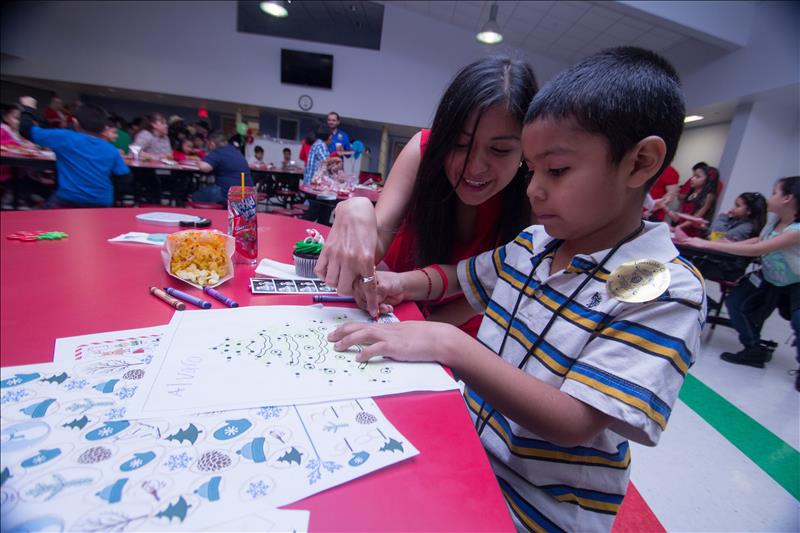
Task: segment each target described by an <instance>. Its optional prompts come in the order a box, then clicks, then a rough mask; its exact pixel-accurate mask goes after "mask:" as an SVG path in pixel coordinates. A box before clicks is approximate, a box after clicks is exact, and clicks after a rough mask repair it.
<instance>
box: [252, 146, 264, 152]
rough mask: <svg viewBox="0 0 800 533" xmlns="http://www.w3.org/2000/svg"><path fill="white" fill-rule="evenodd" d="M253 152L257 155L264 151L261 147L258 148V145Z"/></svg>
mask: <svg viewBox="0 0 800 533" xmlns="http://www.w3.org/2000/svg"><path fill="white" fill-rule="evenodd" d="M254 151H255V152H256V153H258V152H261V153H263V152H264V149H263V148H261V146H259V145H256V147H255V150H254Z"/></svg>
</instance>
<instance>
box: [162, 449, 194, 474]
mask: <svg viewBox="0 0 800 533" xmlns="http://www.w3.org/2000/svg"><path fill="white" fill-rule="evenodd" d="M191 462H192V458H191V457H190V456H189V454H188V453H186V452H181V453H179V454H176V455H170V456H169V457H168V458H167V460H166V461H165V462H164V466H165V467H167V470H169V471H170V472H174V471H176V470H185V469H187V468H189V464H191Z"/></svg>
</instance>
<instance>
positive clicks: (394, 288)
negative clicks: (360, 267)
mask: <svg viewBox="0 0 800 533" xmlns="http://www.w3.org/2000/svg"><path fill="white" fill-rule="evenodd" d="M370 291H374V292H375V294H376V298H377V302H378V311H379V312H380V314H388V313H391V312H392V311H394V307H393V306H394V305H397V304H399V303H400V302H402V301H404V300H405V299H406V297H405V291H404V287H403V283H402V278H401V275H400V274H397V273H395V272H376V273H375V283H363V282H362V281H361V279H357V280H355V281H354V282H353V297H354V298H355V300H356V304H357V305H358V306H359V307H360V308H361V309H364V310H365V311H367V312H370V310H369V308H368V303H367V293H368V292H370ZM370 314H371V315H372V316H375V315H374V313H370Z"/></svg>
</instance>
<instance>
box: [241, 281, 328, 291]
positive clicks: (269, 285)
mask: <svg viewBox="0 0 800 533" xmlns="http://www.w3.org/2000/svg"><path fill="white" fill-rule="evenodd" d="M250 292H252V293H253V294H336V289H334V288H333V287H328V286H327V285H325V284H324V283H323V282H321V281H320V280H318V279H273V278H250Z"/></svg>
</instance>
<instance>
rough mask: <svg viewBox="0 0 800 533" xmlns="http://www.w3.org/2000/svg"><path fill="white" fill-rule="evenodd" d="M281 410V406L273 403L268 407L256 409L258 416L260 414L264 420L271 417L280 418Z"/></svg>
mask: <svg viewBox="0 0 800 533" xmlns="http://www.w3.org/2000/svg"><path fill="white" fill-rule="evenodd" d="M283 410H284V408H283V407H278V406H274V405H272V406H268V407H262V408H261V409H259V410H258V416H260V417H261V418H263V419H264V420H270V419H272V418H280V416H281V415H282V414H283Z"/></svg>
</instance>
